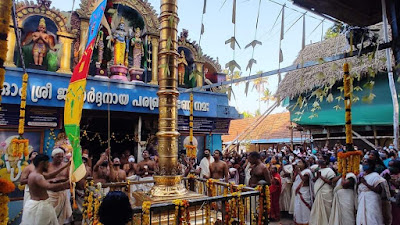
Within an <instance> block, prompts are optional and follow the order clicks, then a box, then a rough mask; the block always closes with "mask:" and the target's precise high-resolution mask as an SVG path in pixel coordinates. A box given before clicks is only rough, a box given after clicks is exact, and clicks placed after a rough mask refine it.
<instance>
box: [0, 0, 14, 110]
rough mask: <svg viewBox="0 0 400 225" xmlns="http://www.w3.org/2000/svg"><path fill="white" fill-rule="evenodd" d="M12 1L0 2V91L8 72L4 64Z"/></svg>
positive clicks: (4, 0)
mask: <svg viewBox="0 0 400 225" xmlns="http://www.w3.org/2000/svg"><path fill="white" fill-rule="evenodd" d="M11 6H12V1H11V0H2V1H1V2H0V10H1V12H2V13H1V14H0V90H2V89H3V83H4V77H5V74H6V70H5V69H4V62H5V61H6V57H7V51H8V49H7V35H8V31H9V29H10V18H11V17H10V15H11ZM1 100H2V96H1V94H0V109H1Z"/></svg>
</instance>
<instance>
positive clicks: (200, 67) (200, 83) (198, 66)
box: [195, 62, 204, 87]
mask: <svg viewBox="0 0 400 225" xmlns="http://www.w3.org/2000/svg"><path fill="white" fill-rule="evenodd" d="M195 63H196V69H197V70H198V71H199V72H200V74H201V76H196V82H197V85H196V86H197V87H201V86H203V77H204V72H203V66H204V63H203V62H195Z"/></svg>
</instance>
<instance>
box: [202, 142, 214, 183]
mask: <svg viewBox="0 0 400 225" xmlns="http://www.w3.org/2000/svg"><path fill="white" fill-rule="evenodd" d="M213 162H214V158H213V157H211V156H210V150H209V149H204V158H203V159H202V160H201V161H200V178H205V179H208V178H210V165H211V163H213Z"/></svg>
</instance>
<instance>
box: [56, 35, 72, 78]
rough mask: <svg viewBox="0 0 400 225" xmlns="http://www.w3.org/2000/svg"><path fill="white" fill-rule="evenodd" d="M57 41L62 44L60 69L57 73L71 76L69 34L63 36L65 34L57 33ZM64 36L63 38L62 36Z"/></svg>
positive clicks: (70, 42)
mask: <svg viewBox="0 0 400 225" xmlns="http://www.w3.org/2000/svg"><path fill="white" fill-rule="evenodd" d="M59 35H60V36H59V40H60V42H61V43H62V49H61V51H62V54H61V59H60V69H58V70H57V73H67V74H72V72H71V51H72V50H71V47H72V41H73V39H72V37H68V36H70V34H67V35H68V36H66V35H65V33H62V34H60V33H59ZM64 35H65V36H64Z"/></svg>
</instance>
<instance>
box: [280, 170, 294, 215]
mask: <svg viewBox="0 0 400 225" xmlns="http://www.w3.org/2000/svg"><path fill="white" fill-rule="evenodd" d="M285 174H290V176H289V177H285ZM292 174H293V166H292V165H285V166H284V167H283V168H282V171H281V177H282V189H281V196H280V197H279V205H280V208H281V211H289V209H290V203H291V202H290V201H291V197H292V184H293V183H292Z"/></svg>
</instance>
